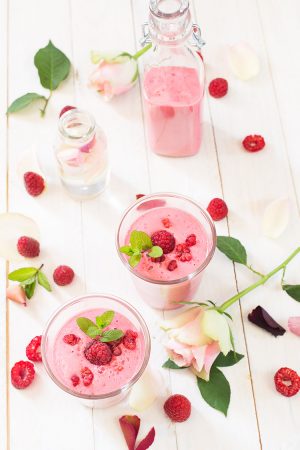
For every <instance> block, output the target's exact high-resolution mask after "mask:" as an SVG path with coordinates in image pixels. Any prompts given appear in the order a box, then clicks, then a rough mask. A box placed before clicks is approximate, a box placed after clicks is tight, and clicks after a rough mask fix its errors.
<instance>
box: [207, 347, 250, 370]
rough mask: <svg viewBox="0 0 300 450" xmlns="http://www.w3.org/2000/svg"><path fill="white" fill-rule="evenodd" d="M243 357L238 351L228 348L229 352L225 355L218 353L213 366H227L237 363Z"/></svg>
mask: <svg viewBox="0 0 300 450" xmlns="http://www.w3.org/2000/svg"><path fill="white" fill-rule="evenodd" d="M243 358H244V355H241V354H240V353H236V352H233V351H232V350H230V352H229V353H227V355H226V356H225V355H224V354H223V353H219V356H218V357H217V358H216V359H215V362H214V364H213V365H214V366H216V367H229V366H234V365H235V364H237V363H238V362H239V361H240V360H241V359H243Z"/></svg>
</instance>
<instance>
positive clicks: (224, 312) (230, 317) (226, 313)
mask: <svg viewBox="0 0 300 450" xmlns="http://www.w3.org/2000/svg"><path fill="white" fill-rule="evenodd" d="M222 314H224V315H225V316H226V317H228V319H230V320H233V318H232V316H231V315H230V314H228V312H226V311H223V312H222Z"/></svg>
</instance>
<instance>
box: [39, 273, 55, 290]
mask: <svg viewBox="0 0 300 450" xmlns="http://www.w3.org/2000/svg"><path fill="white" fill-rule="evenodd" d="M37 277H38V283H39V285H40V286H43V288H45V289H46V290H47V291H49V292H51V291H52V289H51V286H50V283H49V281H48V278H47V277H46V275H45V274H44V273H43V272H41V271H40V270H39V271H38V275H37Z"/></svg>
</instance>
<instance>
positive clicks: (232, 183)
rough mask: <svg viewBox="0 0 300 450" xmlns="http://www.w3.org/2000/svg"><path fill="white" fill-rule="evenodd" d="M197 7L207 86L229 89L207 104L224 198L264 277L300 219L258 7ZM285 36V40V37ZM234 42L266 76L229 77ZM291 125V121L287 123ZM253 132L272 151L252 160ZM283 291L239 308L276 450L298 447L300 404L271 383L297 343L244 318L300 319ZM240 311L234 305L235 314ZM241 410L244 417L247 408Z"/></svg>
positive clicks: (260, 408) (243, 276)
mask: <svg viewBox="0 0 300 450" xmlns="http://www.w3.org/2000/svg"><path fill="white" fill-rule="evenodd" d="M285 6H286V5H285ZM272 7H273V5H272ZM196 8H197V13H198V17H199V18H201V22H202V27H203V30H204V34H205V38H206V39H207V42H208V45H207V51H206V53H205V57H206V61H207V74H208V81H210V80H211V79H212V78H215V77H217V76H224V77H225V78H227V79H228V81H229V85H230V91H229V94H228V95H227V97H226V98H224V99H222V100H214V99H212V98H210V99H209V103H210V109H211V114H212V120H213V124H214V130H215V136H216V144H217V150H218V155H219V160H220V167H221V175H222V179H223V186H224V195H225V198H226V201H227V203H228V205H229V208H230V214H229V227H230V232H231V234H232V235H233V236H236V237H238V238H240V239H241V241H242V242H243V243H244V244H245V246H246V247H247V249H248V250H249V262H251V263H253V265H255V267H256V268H257V270H260V271H262V272H266V271H268V270H269V269H271V268H272V267H274V265H275V264H276V263H277V262H280V261H281V260H283V259H284V258H285V257H286V256H287V255H288V254H289V253H290V252H291V251H292V249H293V248H295V247H296V246H297V245H298V244H297V242H299V218H298V217H297V207H296V199H295V195H294V189H293V185H292V181H291V177H290V171H289V164H288V160H287V157H286V152H285V150H284V139H283V135H282V132H281V127H280V120H279V116H278V110H277V105H276V99H275V97H274V91H273V87H272V79H271V73H270V71H269V66H268V55H267V53H266V49H265V46H264V40H263V35H262V30H261V27H260V23H259V16H258V11H257V9H256V3H255V2H251V1H245V2H243V4H240V3H238V2H236V1H228V2H226V5H225V4H220V2H217V1H212V2H210V7H209V8H207V5H206V4H205V2H197V4H196ZM270 9H271V7H270ZM286 14H293V13H292V11H290V12H289V13H286ZM265 18H267V12H266V13H265ZM212 24H213V26H212ZM294 28H295V27H293V30H294ZM216 30H218V32H217V33H216ZM277 32H278V28H277V27H275V23H274V28H273V29H272V32H271V30H268V35H269V36H270V37H271V35H273V33H274V34H276V33H277ZM220 36H222V42H221V41H220ZM281 36H282V37H283V39H284V36H285V35H284V33H283V34H281ZM236 41H246V42H249V43H250V44H251V45H252V46H253V47H254V49H255V51H256V52H257V53H258V55H259V57H260V60H261V71H260V74H259V76H258V77H257V78H255V79H253V80H252V81H249V82H242V81H239V80H236V79H235V78H234V77H233V75H232V74H231V73H230V71H229V70H228V67H227V64H226V58H225V50H226V46H227V45H231V44H233V43H235V42H236ZM273 51H275V49H273ZM278 56H279V53H278ZM274 70H275V68H274ZM290 114H291V113H290ZM286 119H287V120H289V119H288V117H286ZM254 133H256V134H262V135H263V136H265V138H266V141H267V146H266V149H265V150H264V151H262V152H261V153H258V154H249V153H246V152H244V151H243V150H242V147H241V140H242V139H243V137H244V136H245V135H247V134H254ZM281 196H283V197H288V198H289V199H290V202H291V215H292V219H291V223H290V225H289V227H288V230H287V231H286V233H285V234H284V235H283V236H282V237H281V238H280V239H278V240H275V241H271V240H270V239H267V238H265V237H263V235H262V230H261V221H262V215H263V212H264V209H265V207H266V206H267V204H268V203H269V202H270V201H272V200H274V199H277V198H279V197H281ZM224 264H225V262H224ZM295 266H296V262H295V263H294V264H293V266H292V267H293V268H292V267H291V268H289V269H288V273H289V278H290V277H291V281H293V276H294V277H295V275H294V274H295V272H294V270H296V267H295ZM236 270H237V279H238V286H239V288H240V289H242V288H243V287H245V286H247V285H248V284H249V283H251V282H253V281H254V279H255V276H252V275H251V274H249V273H247V272H246V269H244V268H241V267H237V268H236ZM294 280H295V279H294ZM278 284H279V281H278V280H277V283H275V281H274V282H271V283H270V284H269V285H268V286H266V287H265V288H261V289H259V290H257V291H255V292H253V293H252V294H251V295H249V297H247V298H245V299H243V300H242V301H241V308H242V314H243V318H244V327H245V332H246V340H247V346H248V351H249V355H250V365H251V373H252V378H253V384H254V393H255V401H256V407H257V414H258V420H259V428H260V434H261V440H262V447H263V448H264V449H270V450H271V449H272V450H273V449H280V448H288V446H289V445H291V447H292V446H293V445H294V446H295V448H297V446H299V438H298V436H297V434H298V426H297V421H296V419H295V418H296V417H298V416H299V403H298V402H297V400H296V398H294V399H290V400H287V399H286V398H284V397H281V396H280V395H279V394H278V393H277V392H276V391H275V388H274V384H273V375H274V373H275V372H276V370H277V369H278V368H280V367H282V366H288V367H293V368H296V369H297V363H298V356H297V348H298V342H297V338H295V336H293V335H291V334H288V333H287V334H286V335H285V336H284V337H283V338H278V340H275V339H274V338H273V337H272V336H271V335H268V334H266V333H265V332H263V331H262V330H259V329H258V328H255V327H254V326H253V325H252V324H250V323H249V322H248V321H247V319H246V317H247V314H248V312H249V311H251V310H252V309H253V308H254V307H255V306H257V305H258V304H262V305H263V306H264V307H265V308H266V309H267V310H268V311H270V313H271V314H272V315H273V317H274V318H275V319H277V320H278V321H279V322H280V323H282V324H283V325H284V326H286V325H287V318H288V316H290V315H298V314H299V306H298V305H297V304H296V302H294V301H292V300H291V299H289V298H288V297H287V296H286V295H285V294H284V293H282V292H281V291H280V289H279V287H278ZM237 309H238V306H237V305H236V306H235V307H232V308H231V310H230V311H229V312H230V313H231V312H233V311H236V310H237ZM240 411H241V414H242V413H243V412H242V409H240ZM242 435H243V433H241V436H242ZM248 436H249V434H248V433H247V437H248ZM253 448H258V447H253Z"/></svg>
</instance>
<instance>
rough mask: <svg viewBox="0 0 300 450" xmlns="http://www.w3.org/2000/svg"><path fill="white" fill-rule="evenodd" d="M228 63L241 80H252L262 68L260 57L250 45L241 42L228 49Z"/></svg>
mask: <svg viewBox="0 0 300 450" xmlns="http://www.w3.org/2000/svg"><path fill="white" fill-rule="evenodd" d="M228 63H229V66H230V68H231V70H232V72H233V74H234V75H235V76H236V77H237V78H239V79H240V80H250V78H253V77H255V76H256V75H257V74H258V73H259V70H260V64H259V59H258V57H257V55H256V53H255V52H254V51H253V49H252V48H251V47H250V45H248V44H246V43H243V42H239V43H238V44H235V45H233V46H232V47H230V48H229V50H228Z"/></svg>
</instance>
